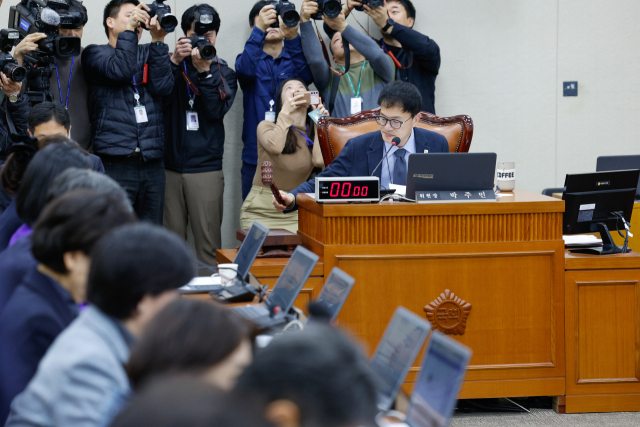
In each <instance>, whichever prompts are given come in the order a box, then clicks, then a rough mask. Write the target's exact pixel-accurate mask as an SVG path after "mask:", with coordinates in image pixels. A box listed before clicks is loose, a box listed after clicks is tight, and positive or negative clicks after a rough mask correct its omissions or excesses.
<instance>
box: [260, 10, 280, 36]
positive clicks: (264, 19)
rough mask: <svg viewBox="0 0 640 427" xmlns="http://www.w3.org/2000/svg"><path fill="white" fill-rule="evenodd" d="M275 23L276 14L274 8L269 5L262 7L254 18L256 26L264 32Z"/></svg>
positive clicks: (276, 19)
mask: <svg viewBox="0 0 640 427" xmlns="http://www.w3.org/2000/svg"><path fill="white" fill-rule="evenodd" d="M276 22H278V13H277V12H276V7H275V6H273V5H270V4H268V5H266V6H265V7H263V8H262V10H260V13H259V14H258V17H257V18H256V26H257V27H258V28H260V29H261V30H262V31H264V32H266V31H267V29H268V28H269V27H271V26H272V25H273V24H275V23H276Z"/></svg>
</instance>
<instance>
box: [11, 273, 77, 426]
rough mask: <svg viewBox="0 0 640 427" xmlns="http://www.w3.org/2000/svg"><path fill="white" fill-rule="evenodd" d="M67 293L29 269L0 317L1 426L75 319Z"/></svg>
mask: <svg viewBox="0 0 640 427" xmlns="http://www.w3.org/2000/svg"><path fill="white" fill-rule="evenodd" d="M77 315H78V306H77V305H76V304H75V302H74V301H73V300H72V299H71V295H70V294H69V292H68V291H66V290H65V289H64V288H62V287H61V286H60V285H59V284H58V283H57V282H56V281H54V280H53V279H51V278H49V277H47V276H45V275H43V274H42V273H40V272H39V271H38V269H37V267H32V268H31V270H30V271H29V272H28V273H27V274H26V275H25V276H24V278H23V280H22V283H21V284H20V285H19V286H18V287H17V288H16V290H15V291H14V292H13V294H12V295H11V298H10V299H9V301H8V302H7V304H6V305H5V308H4V310H3V311H2V314H0V342H1V343H2V345H1V346H0V424H4V422H5V421H6V419H7V416H8V415H9V408H10V406H11V401H12V400H13V398H14V397H16V396H17V395H18V394H19V393H21V392H22V391H23V390H24V389H25V387H26V386H27V384H28V383H29V381H31V378H32V377H33V375H34V374H35V372H36V369H37V367H38V363H40V359H42V357H43V356H44V354H45V353H46V352H47V349H48V348H49V346H51V343H52V342H53V340H54V339H56V337H57V336H58V335H59V334H60V333H61V332H62V331H63V330H64V329H65V328H66V327H67V326H69V324H70V323H71V322H72V321H73V319H75V318H76V316H77Z"/></svg>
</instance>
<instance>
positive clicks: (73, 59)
mask: <svg viewBox="0 0 640 427" xmlns="http://www.w3.org/2000/svg"><path fill="white" fill-rule="evenodd" d="M75 61H76V58H75V56H74V57H72V58H71V71H69V84H68V85H67V102H65V103H62V87H61V86H60V74H59V73H58V61H56V59H55V58H54V59H53V63H54V64H55V66H56V78H57V79H58V92H60V104H62V105H63V106H64V108H68V107H69V91H70V90H71V76H73V64H74V63H75Z"/></svg>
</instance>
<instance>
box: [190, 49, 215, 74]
mask: <svg viewBox="0 0 640 427" xmlns="http://www.w3.org/2000/svg"><path fill="white" fill-rule="evenodd" d="M214 56H215V55H214ZM191 62H192V63H193V66H194V67H195V69H196V70H198V72H199V73H203V72H205V71H209V70H211V64H212V63H213V59H209V60H207V59H204V58H203V57H202V56H201V54H200V49H198V48H194V49H193V51H192V52H191Z"/></svg>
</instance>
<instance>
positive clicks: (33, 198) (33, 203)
mask: <svg viewBox="0 0 640 427" xmlns="http://www.w3.org/2000/svg"><path fill="white" fill-rule="evenodd" d="M64 139H65V140H66V138H64ZM74 144H75V143H74ZM75 145H76V146H77V144H75ZM90 167H91V160H90V159H89V157H88V156H87V154H86V152H83V151H82V150H80V149H79V148H76V147H74V146H72V145H67V144H60V143H55V144H50V145H47V146H46V147H44V148H43V149H41V150H40V151H38V152H37V153H36V155H35V156H34V157H33V160H31V162H29V166H27V169H26V170H25V172H24V176H23V177H22V182H21V183H20V189H19V190H18V194H17V195H16V212H17V213H18V216H19V217H20V219H21V220H22V221H24V223H25V224H27V225H28V226H29V227H31V226H33V224H34V223H35V222H36V220H37V219H38V216H40V213H41V212H42V209H43V208H44V206H45V204H46V202H47V191H49V186H50V185H51V183H52V182H53V180H54V179H56V178H57V177H58V175H60V174H61V173H62V172H63V171H64V170H65V169H67V168H83V169H89V168H90Z"/></svg>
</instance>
